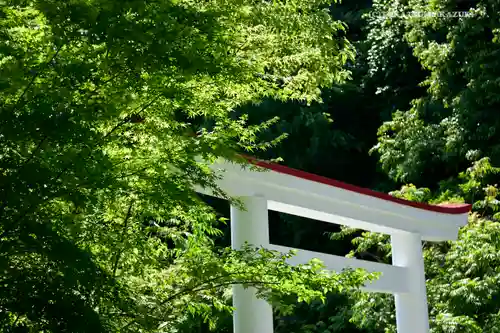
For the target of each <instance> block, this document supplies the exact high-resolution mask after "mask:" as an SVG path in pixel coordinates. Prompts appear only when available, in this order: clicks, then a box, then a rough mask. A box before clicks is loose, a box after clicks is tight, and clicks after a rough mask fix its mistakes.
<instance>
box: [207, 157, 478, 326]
mask: <svg viewBox="0 0 500 333" xmlns="http://www.w3.org/2000/svg"><path fill="white" fill-rule="evenodd" d="M249 162H250V163H252V164H253V165H255V166H258V167H261V168H263V169H265V170H266V171H267V172H260V171H255V170H250V169H249V168H243V167H242V166H241V165H238V164H233V163H229V162H225V161H221V162H218V163H216V164H213V165H211V167H212V168H213V170H216V172H218V173H220V172H222V174H221V176H222V177H221V180H220V181H219V183H218V185H219V186H220V187H221V188H222V189H223V190H224V191H226V193H227V194H229V195H230V196H232V197H238V198H239V199H240V200H241V201H242V202H243V204H244V206H245V208H246V210H240V209H238V208H237V207H235V206H232V207H231V245H232V247H233V248H235V249H239V248H240V247H241V246H242V245H243V244H244V243H245V242H248V243H249V244H253V245H254V246H262V247H264V248H267V249H270V250H277V251H280V252H288V251H289V250H291V249H292V248H288V247H284V246H278V245H273V244H270V243H269V228H268V210H273V211H278V212H283V213H288V214H292V215H296V216H302V217H307V218H310V219H314V220H319V221H324V222H330V223H335V224H340V225H347V226H350V227H355V228H360V229H364V230H368V231H373V232H379V233H384V234H388V235H390V236H391V245H392V265H387V264H380V263H374V262H369V261H364V260H358V259H352V258H345V257H340V256H334V255H327V254H323V253H317V252H311V251H305V250H297V249H296V250H297V255H296V256H294V257H293V258H292V259H291V260H290V261H289V262H290V264H305V263H307V262H308V261H309V260H311V259H313V258H318V259H320V260H322V261H323V262H324V264H325V266H326V267H327V268H328V269H330V270H332V271H337V272H338V271H341V270H342V269H344V268H348V267H351V268H364V269H366V270H367V271H369V272H381V273H382V275H381V277H380V278H379V279H378V280H377V281H375V282H374V283H372V284H369V285H366V286H365V289H366V290H367V291H372V292H384V293H392V294H394V295H395V303H396V323H397V330H398V333H428V332H429V317H428V309H427V295H426V287H425V274H424V262H423V256H422V240H428V241H445V240H455V239H456V238H457V235H458V229H459V228H460V227H462V226H464V225H466V224H467V216H468V213H469V211H470V210H471V205H467V204H458V205H446V206H440V205H428V204H421V203H415V202H410V201H406V200H402V199H397V198H394V197H392V196H390V195H388V194H385V193H380V192H375V191H372V190H369V189H364V188H360V187H357V186H352V185H348V184H345V183H342V182H339V181H336V180H332V179H328V178H325V177H321V176H317V175H313V174H310V173H307V172H303V171H299V170H295V169H291V168H288V167H284V166H282V165H278V164H274V163H269V162H265V161H259V160H256V159H253V158H252V159H250V158H249ZM199 191H200V192H201V193H204V194H209V195H211V194H212V193H211V192H210V191H208V190H206V189H199ZM233 305H234V307H235V309H236V310H235V313H234V332H235V333H272V332H273V318H272V308H271V306H270V305H269V304H268V303H267V302H265V301H263V300H260V299H257V298H256V297H255V290H253V288H248V289H243V287H241V286H234V287H233Z"/></svg>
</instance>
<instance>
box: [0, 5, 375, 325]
mask: <svg viewBox="0 0 500 333" xmlns="http://www.w3.org/2000/svg"><path fill="white" fill-rule="evenodd" d="M1 3H2V6H1V7H0V18H1V19H0V36H1V38H0V105H1V110H0V133H1V134H0V142H1V144H0V186H1V191H0V202H1V210H0V217H1V221H2V222H1V224H0V238H1V240H2V242H1V244H0V264H1V266H0V269H1V271H2V273H3V274H2V277H1V281H2V283H1V284H0V285H1V287H0V325H2V326H1V327H2V330H3V331H6V332H8V331H27V332H38V331H45V332H55V331H58V332H59V331H61V332H138V331H140V332H174V331H175V330H176V329H177V328H179V327H180V326H182V325H183V324H184V323H185V321H186V320H188V317H187V315H180V313H181V312H182V313H184V310H185V309H189V310H190V311H192V312H196V313H197V314H199V315H201V316H202V317H203V318H204V319H206V321H207V322H209V323H212V324H213V322H214V320H215V319H216V316H214V315H213V314H214V311H215V312H217V311H229V310H230V307H229V306H228V304H227V303H226V300H227V295H225V294H224V293H225V292H226V290H227V288H226V287H227V286H230V285H231V284H232V283H238V282H241V283H245V284H248V285H255V286H256V287H259V289H260V290H261V292H262V296H263V297H266V298H268V299H269V300H270V301H272V302H273V303H274V304H275V305H276V306H277V308H278V309H281V310H287V309H288V310H289V309H290V307H289V304H286V303H284V302H282V301H280V295H283V294H284V295H290V294H291V295H294V297H299V298H301V299H304V300H306V301H310V300H312V299H316V298H318V297H319V298H321V296H322V295H323V294H324V293H326V292H328V291H332V290H334V291H339V290H340V289H342V290H343V288H347V289H349V288H351V287H356V286H358V285H359V283H361V281H362V280H363V279H364V278H365V275H364V274H363V273H361V272H345V273H343V274H339V275H334V276H330V275H326V273H324V272H322V271H321V269H320V266H319V264H318V263H312V266H309V267H306V266H304V267H299V268H291V267H288V266H286V265H284V264H283V262H284V259H285V258H284V257H280V256H278V255H277V254H275V253H269V252H265V251H260V252H258V255H257V253H256V252H255V251H252V250H250V249H246V251H243V252H234V251H229V250H219V249H216V248H215V247H214V245H213V241H212V239H211V237H214V236H216V235H218V234H220V231H219V229H217V225H218V223H217V219H216V217H215V214H214V212H213V210H212V209H211V208H210V207H207V206H206V205H205V204H204V203H203V202H202V201H201V200H199V197H198V196H197V195H196V193H195V192H194V190H193V186H194V185H195V184H198V185H201V186H205V187H212V188H213V189H214V190H215V191H217V192H219V193H220V194H221V195H223V196H224V193H222V190H221V189H218V188H217V187H216V186H215V182H214V180H215V176H214V175H213V174H212V172H211V171H210V169H209V168H208V167H207V166H206V164H205V163H202V162H199V159H198V158H199V157H201V158H202V159H204V160H206V161H212V160H213V159H215V158H217V157H221V156H223V157H226V158H229V159H233V160H236V161H237V162H238V161H239V160H238V159H236V157H235V155H234V153H235V152H236V151H240V150H247V151H249V150H259V149H266V148H269V147H271V146H273V145H274V144H276V143H277V141H276V140H274V138H273V139H271V140H269V141H268V142H261V141H259V140H258V139H259V138H258V133H259V132H260V131H262V130H263V129H265V128H267V127H269V126H270V125H271V124H272V123H273V122H275V120H274V119H271V120H269V121H267V122H266V121H264V122H263V123H262V121H261V122H259V123H257V124H251V125H249V124H248V123H247V121H246V119H247V118H246V116H245V115H242V116H240V117H237V116H235V114H234V110H235V108H237V107H239V106H242V105H245V104H248V103H258V102H259V101H261V100H262V99H263V98H273V99H276V100H283V101H286V100H290V99H295V100H300V101H304V102H305V103H310V102H312V101H315V100H318V99H319V96H320V91H319V88H320V87H324V86H329V85H331V84H332V83H334V82H335V83H340V82H342V81H344V80H345V79H346V78H347V77H348V71H347V70H346V69H344V68H343V65H344V64H345V62H346V61H347V60H348V59H352V56H353V50H352V47H351V46H350V44H349V43H348V42H347V41H346V39H345V38H344V37H343V36H342V35H341V34H340V33H339V32H340V31H342V29H344V26H343V25H342V24H341V23H340V22H338V21H334V20H333V19H332V18H331V17H330V16H329V15H328V12H327V10H326V7H327V5H328V2H327V1H316V0H314V1H313V0H311V1H302V0H301V1H286V2H272V3H271V2H237V1H229V0H210V1H206V2H203V3H200V2H195V1H191V0H180V1H169V0H155V1H147V2H146V1H135V0H129V1H122V0H120V1H110V0H105V1H104V0H73V1H63V2H61V1H54V0H34V1H24V0H6V1H5V0H4V1H2V2H1ZM193 134H196V135H193ZM221 251H222V252H221Z"/></svg>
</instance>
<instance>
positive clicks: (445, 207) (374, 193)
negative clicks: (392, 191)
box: [240, 155, 472, 215]
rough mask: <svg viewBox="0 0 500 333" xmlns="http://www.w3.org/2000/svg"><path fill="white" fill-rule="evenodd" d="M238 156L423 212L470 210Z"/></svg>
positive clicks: (469, 209) (265, 166) (462, 211)
mask: <svg viewBox="0 0 500 333" xmlns="http://www.w3.org/2000/svg"><path fill="white" fill-rule="evenodd" d="M240 156H242V157H243V158H245V159H246V160H247V161H249V162H250V163H252V164H254V165H257V166H260V167H262V168H266V169H269V170H273V171H276V172H279V173H283V174H287V175H290V176H294V177H297V178H302V179H306V180H310V181H313V182H316V183H321V184H325V185H330V186H334V187H337V188H341V189H343V190H347V191H352V192H356V193H359V194H364V195H368V196H370V197H374V198H378V199H382V200H385V201H390V202H394V203H397V204H401V205H405V206H410V207H414V208H418V209H423V210H427V211H432V212H437V213H443V214H456V215H458V214H465V213H468V212H470V211H471V209H472V205H470V204H459V203H454V204H442V205H430V204H426V203H420V202H414V201H408V200H404V199H399V198H395V197H393V196H391V195H389V194H387V193H382V192H377V191H373V190H370V189H367V188H363V187H359V186H355V185H350V184H346V183H343V182H340V181H338V180H334V179H330V178H326V177H323V176H318V175H315V174H312V173H309V172H305V171H301V170H297V169H293V168H289V167H286V166H284V165H280V164H276V163H271V162H267V161H262V160H258V159H256V158H255V157H251V156H244V155H240Z"/></svg>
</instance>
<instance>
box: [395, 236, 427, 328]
mask: <svg viewBox="0 0 500 333" xmlns="http://www.w3.org/2000/svg"><path fill="white" fill-rule="evenodd" d="M391 245H392V264H393V265H394V266H401V267H405V268H406V269H407V270H408V277H407V284H408V287H409V292H408V293H401V294H396V295H395V302H396V323H397V329H398V333H428V332H429V314H428V308H427V292H426V288H425V271H424V258H423V255H422V239H421V237H420V235H418V234H414V233H403V232H402V233H398V234H395V235H392V236H391Z"/></svg>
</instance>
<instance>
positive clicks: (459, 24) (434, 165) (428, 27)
mask: <svg viewBox="0 0 500 333" xmlns="http://www.w3.org/2000/svg"><path fill="white" fill-rule="evenodd" d="M387 7H391V9H393V8H396V7H398V8H402V9H401V10H402V11H403V13H404V12H406V13H408V12H411V11H415V12H429V13H432V12H434V13H435V12H438V11H439V12H446V11H465V12H468V13H469V14H468V15H467V16H465V17H460V18H458V17H453V16H452V15H448V16H445V17H443V16H441V17H440V16H438V15H436V16H434V17H432V16H423V15H420V16H419V15H413V16H407V17H405V18H404V19H402V20H401V21H402V22H403V26H404V28H403V31H404V33H403V34H400V36H404V42H405V43H406V44H407V45H408V46H410V47H411V48H412V50H413V53H414V55H415V56H416V57H417V58H418V60H419V62H420V64H421V65H422V67H423V68H425V69H426V70H427V71H429V74H428V76H427V77H426V78H425V80H422V81H421V83H420V84H421V85H422V86H425V87H426V88H427V92H426V94H425V95H423V96H421V97H419V98H417V99H415V100H414V101H413V102H412V106H411V108H410V109H405V108H401V109H400V110H401V111H399V112H396V113H394V115H393V117H392V119H391V120H390V121H388V122H386V123H385V124H384V125H383V126H382V127H381V128H380V130H379V144H378V146H377V147H376V148H375V150H376V151H377V152H378V153H379V154H380V157H381V159H380V161H381V163H382V166H383V168H384V169H385V170H386V171H387V172H388V173H389V175H390V176H391V177H392V178H393V179H396V180H398V181H401V182H413V183H419V184H420V185H423V186H434V184H436V183H437V182H438V181H440V180H442V179H446V178H448V177H456V176H457V175H458V173H459V172H460V170H463V169H464V168H465V167H466V166H467V164H469V163H470V161H476V160H477V159H479V158H480V157H489V158H491V160H492V161H493V163H495V164H497V163H498V135H497V131H496V128H497V127H498V117H497V116H496V113H495V112H492V110H494V109H495V108H496V107H497V104H498V94H497V91H498V87H497V84H498V80H497V77H498V75H497V73H496V69H498V68H500V67H499V66H498V63H497V62H498V59H499V58H498V57H497V56H496V55H497V53H498V51H499V45H498V38H497V36H496V35H497V30H498V28H499V26H498V3H497V2H496V1H478V2H468V1H465V2H454V1H445V0H443V1H432V2H425V1H409V2H408V3H407V4H406V5H405V6H402V5H399V3H398V2H394V3H393V4H392V5H386V8H387Z"/></svg>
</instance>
